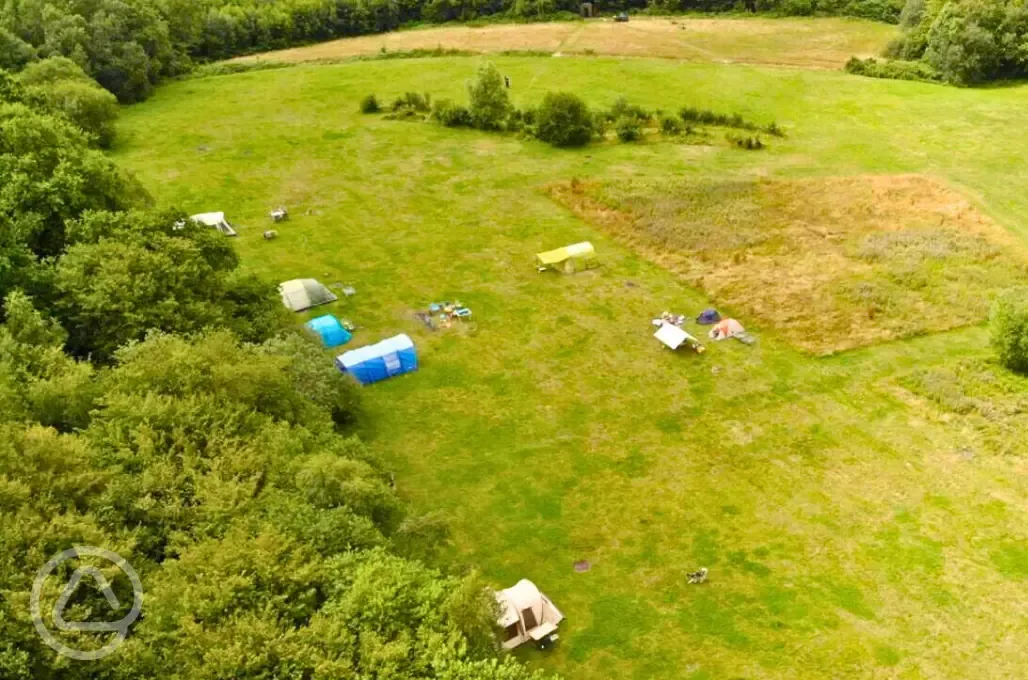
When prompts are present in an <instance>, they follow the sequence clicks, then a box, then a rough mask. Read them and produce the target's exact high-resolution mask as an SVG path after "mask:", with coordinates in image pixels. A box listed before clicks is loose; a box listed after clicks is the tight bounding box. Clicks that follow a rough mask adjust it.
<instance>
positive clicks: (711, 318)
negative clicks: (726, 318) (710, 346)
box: [696, 309, 721, 326]
mask: <svg viewBox="0 0 1028 680" xmlns="http://www.w3.org/2000/svg"><path fill="white" fill-rule="evenodd" d="M720 320H721V315H720V314H718V313H717V310H716V309H705V310H703V311H702V312H700V315H699V316H698V317H696V323H698V324H701V325H704V326H709V325H711V324H715V323H717V322H718V321H720Z"/></svg>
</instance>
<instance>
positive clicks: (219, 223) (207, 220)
mask: <svg viewBox="0 0 1028 680" xmlns="http://www.w3.org/2000/svg"><path fill="white" fill-rule="evenodd" d="M189 219H191V220H193V221H194V222H199V223H200V224H204V225H207V226H208V227H214V228H215V229H217V230H218V231H220V232H221V233H222V234H224V235H225V236H235V235H236V230H235V229H233V228H232V225H231V224H229V223H228V220H226V219H225V213H223V212H209V213H200V214H199V215H193V216H192V217H190V218H189Z"/></svg>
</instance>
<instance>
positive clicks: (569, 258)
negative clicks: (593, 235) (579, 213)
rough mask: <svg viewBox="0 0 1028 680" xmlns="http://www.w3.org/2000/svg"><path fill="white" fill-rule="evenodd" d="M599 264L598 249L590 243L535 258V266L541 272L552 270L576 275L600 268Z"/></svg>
mask: <svg viewBox="0 0 1028 680" xmlns="http://www.w3.org/2000/svg"><path fill="white" fill-rule="evenodd" d="M599 264H600V262H599V260H597V259H596V249H595V248H593V244H591V243H589V242H588V241H583V242H582V243H576V244H574V245H570V246H566V247H564V248H557V249H556V250H548V251H546V252H545V253H539V254H538V255H536V256H535V266H536V268H537V269H538V270H539V271H541V272H544V271H546V270H548V269H552V270H553V271H559V272H564V273H565V274H574V273H575V272H580V271H582V270H585V269H592V268H593V267H598V266H599Z"/></svg>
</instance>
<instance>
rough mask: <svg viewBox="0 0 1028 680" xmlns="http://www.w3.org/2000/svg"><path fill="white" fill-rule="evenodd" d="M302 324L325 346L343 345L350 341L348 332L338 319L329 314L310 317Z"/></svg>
mask: <svg viewBox="0 0 1028 680" xmlns="http://www.w3.org/2000/svg"><path fill="white" fill-rule="evenodd" d="M304 326H305V327H306V328H307V330H309V331H311V332H312V333H314V334H315V335H317V336H318V339H319V340H321V344H322V345H324V346H325V347H338V346H339V345H345V344H346V343H348V342H350V338H351V337H352V336H351V335H350V332H349V331H347V330H346V329H345V328H343V324H342V323H340V322H339V319H337V318H335V317H334V316H332V315H331V314H326V315H325V316H319V317H318V318H316V319H311V320H310V321H308V322H307V323H305V324H304Z"/></svg>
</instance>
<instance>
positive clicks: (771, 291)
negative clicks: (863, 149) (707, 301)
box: [553, 175, 1028, 354]
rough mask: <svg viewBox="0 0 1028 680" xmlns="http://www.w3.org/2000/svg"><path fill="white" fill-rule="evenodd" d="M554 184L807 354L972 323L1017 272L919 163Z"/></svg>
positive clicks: (1008, 255) (1015, 246) (998, 236)
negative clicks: (878, 171)
mask: <svg viewBox="0 0 1028 680" xmlns="http://www.w3.org/2000/svg"><path fill="white" fill-rule="evenodd" d="M553 194H554V196H555V197H556V198H557V199H558V200H559V201H561V202H562V203H564V204H565V205H568V206H569V207H571V208H572V209H573V210H574V211H575V212H576V213H577V214H578V215H579V216H581V217H583V218H584V219H587V220H590V221H593V222H594V223H596V224H597V226H600V227H602V228H603V229H605V230H606V231H608V232H610V233H611V234H612V235H614V236H616V237H619V238H620V239H622V240H624V241H625V242H626V243H627V244H629V245H630V246H632V247H634V248H636V249H637V250H639V251H641V252H644V253H646V254H647V255H648V256H649V257H651V258H653V259H654V260H655V261H656V262H658V263H659V264H660V265H661V266H663V267H665V268H667V269H669V270H671V271H674V272H676V273H678V274H680V275H681V276H682V277H683V278H684V279H685V280H686V281H688V282H689V283H690V284H691V285H694V286H697V287H699V288H702V289H703V290H704V291H706V292H707V294H708V295H710V297H711V298H712V299H713V300H715V301H717V302H718V303H719V304H722V305H725V306H728V307H730V308H733V309H737V310H740V311H741V312H743V313H745V315H746V316H747V317H750V318H753V319H756V320H757V321H758V322H759V323H760V324H761V325H763V326H764V327H766V328H773V329H775V330H776V331H777V332H778V334H779V335H781V336H782V337H783V338H786V339H788V340H789V341H790V342H792V343H793V344H794V345H796V346H797V347H800V348H802V349H804V350H807V351H809V352H813V353H815V354H825V353H830V352H834V351H838V350H844V349H852V348H854V347H860V346H863V345H869V344H873V343H875V342H880V341H882V340H893V339H896V338H902V337H910V336H912V335H919V334H922V333H925V332H929V331H940V330H948V329H951V328H956V327H959V326H963V325H967V324H972V323H980V322H982V321H984V320H985V318H986V316H987V315H988V311H989V303H990V301H991V300H992V298H993V297H994V296H995V295H996V293H998V292H999V291H1002V290H1004V289H1006V288H1009V287H1012V286H1014V285H1018V284H1019V283H1023V282H1024V281H1025V280H1026V273H1028V251H1026V250H1025V249H1024V247H1023V246H1022V245H1021V244H1019V243H1016V242H1012V241H1013V239H1011V238H1010V236H1009V234H1008V233H1007V232H1005V231H1003V230H1002V229H1001V228H1000V227H998V226H997V225H996V224H994V223H993V222H992V221H991V220H988V219H986V218H985V217H983V216H982V215H981V214H980V213H979V212H978V211H977V210H976V209H975V208H974V207H973V206H972V205H970V204H969V203H968V202H967V200H966V199H964V198H963V197H962V196H960V195H959V194H958V193H956V192H954V191H953V190H952V189H950V188H948V187H946V186H945V185H943V184H941V183H940V182H938V181H936V180H933V179H930V178H926V177H921V176H916V175H899V176H897V175H891V176H857V177H848V178H819V179H814V180H788V181H782V180H758V181H733V182H722V183H695V182H690V181H686V182H682V181H674V180H672V181H665V182H658V183H650V184H639V183H630V182H617V183H612V184H606V185H595V184H594V185H589V184H583V183H580V182H574V183H571V184H564V185H559V186H555V187H554V188H553ZM744 323H748V319H746V318H744Z"/></svg>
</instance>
